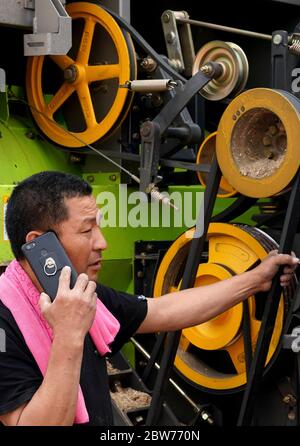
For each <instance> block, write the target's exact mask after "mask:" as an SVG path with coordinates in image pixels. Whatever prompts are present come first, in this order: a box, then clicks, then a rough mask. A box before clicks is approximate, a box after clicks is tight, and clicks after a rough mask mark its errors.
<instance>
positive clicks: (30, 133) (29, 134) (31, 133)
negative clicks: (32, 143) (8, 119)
mask: <svg viewBox="0 0 300 446" xmlns="http://www.w3.org/2000/svg"><path fill="white" fill-rule="evenodd" d="M26 136H27V138H29V139H34V138H35V133H34V132H31V131H29V132H27V133H26Z"/></svg>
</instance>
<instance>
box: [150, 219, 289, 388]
mask: <svg viewBox="0 0 300 446" xmlns="http://www.w3.org/2000/svg"><path fill="white" fill-rule="evenodd" d="M193 234H194V229H191V230H189V231H187V232H185V233H184V234H182V235H181V236H180V237H179V238H178V239H177V240H176V241H175V242H174V243H173V244H172V245H171V247H170V248H169V250H168V251H167V253H166V254H165V256H164V258H163V260H162V262H161V264H160V267H159V269H158V272H157V275H156V279H155V285H154V296H161V295H163V294H166V293H169V292H173V291H177V290H178V289H180V284H181V279H182V273H183V266H184V264H185V261H186V258H187V254H188V249H189V246H190V242H191V239H192V237H193ZM276 247H277V244H276V243H275V242H274V240H272V239H271V238H270V237H269V236H268V235H267V234H265V233H263V232H262V231H260V230H259V229H256V228H251V227H247V226H237V225H230V224H225V223H212V224H210V226H209V231H208V235H207V250H206V252H205V253H204V254H205V255H204V258H205V260H204V259H203V261H205V263H201V264H200V265H199V268H198V272H197V278H196V281H195V287H200V288H199V299H201V287H202V286H205V285H210V284H212V283H216V282H219V281H221V280H225V279H228V278H230V277H232V276H234V275H235V274H239V273H242V272H244V271H246V270H248V269H249V268H251V267H252V266H253V265H254V264H255V263H256V262H257V261H258V260H262V259H263V258H264V257H265V256H266V255H267V253H268V252H269V251H271V250H272V249H274V248H276ZM293 286H294V284H292V285H291V287H289V288H288V289H285V290H284V291H283V293H282V296H281V300H280V305H279V309H278V313H277V318H276V323H275V326H274V330H273V335H272V340H271V343H270V347H269V352H268V356H267V360H266V367H270V366H271V365H272V363H273V360H275V358H276V355H277V352H278V345H279V341H280V337H281V332H282V328H283V322H284V316H285V311H286V302H287V300H288V299H289V298H290V297H291V295H292V292H293ZM220 298H221V296H220ZM265 298H266V296H263V295H259V294H258V295H255V296H252V297H250V298H249V299H248V301H247V302H248V307H249V314H250V331H251V344H252V349H253V350H254V349H255V345H256V342H257V338H258V333H259V329H260V326H261V321H262V314H263V310H264V307H265ZM242 320H243V304H242V303H240V304H238V305H236V306H234V307H232V308H230V309H229V310H227V311H225V312H224V313H223V314H221V315H219V316H217V317H215V318H213V319H212V320H210V321H208V322H206V323H203V324H200V325H198V326H195V327H191V328H187V329H185V330H183V332H182V336H181V340H180V345H179V348H178V351H177V355H176V359H175V368H176V369H177V371H179V372H180V374H181V375H182V376H183V377H184V378H185V379H187V380H188V381H190V382H192V383H193V384H196V385H197V386H199V387H200V388H203V389H205V390H207V391H211V392H222V391H226V392H227V391H236V390H238V389H240V388H241V387H242V386H243V385H244V384H245V383H246V379H247V378H246V362H245V353H244V336H243V324H242Z"/></svg>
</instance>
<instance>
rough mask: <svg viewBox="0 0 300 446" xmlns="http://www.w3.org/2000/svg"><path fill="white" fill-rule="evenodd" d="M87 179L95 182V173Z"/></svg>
mask: <svg viewBox="0 0 300 446" xmlns="http://www.w3.org/2000/svg"><path fill="white" fill-rule="evenodd" d="M87 180H88V182H89V183H93V182H94V181H95V177H94V175H88V177H87Z"/></svg>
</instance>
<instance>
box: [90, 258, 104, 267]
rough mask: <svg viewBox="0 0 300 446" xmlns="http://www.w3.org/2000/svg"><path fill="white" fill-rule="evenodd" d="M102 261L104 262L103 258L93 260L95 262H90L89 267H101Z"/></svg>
mask: <svg viewBox="0 0 300 446" xmlns="http://www.w3.org/2000/svg"><path fill="white" fill-rule="evenodd" d="M101 262H102V259H98V260H96V261H95V262H93V263H90V264H89V267H93V266H94V267H97V266H98V267H100V266H101Z"/></svg>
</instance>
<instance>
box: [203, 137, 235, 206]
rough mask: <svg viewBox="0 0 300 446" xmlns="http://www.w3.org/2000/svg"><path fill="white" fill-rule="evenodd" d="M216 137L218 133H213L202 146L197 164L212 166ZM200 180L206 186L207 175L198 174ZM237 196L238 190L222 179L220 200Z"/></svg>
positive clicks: (219, 193)
mask: <svg viewBox="0 0 300 446" xmlns="http://www.w3.org/2000/svg"><path fill="white" fill-rule="evenodd" d="M216 135H217V132H213V133H211V134H210V135H208V136H207V138H205V140H204V141H203V143H202V144H201V146H200V148H199V150H198V154H197V161H196V162H197V164H206V165H211V163H212V160H213V156H214V155H215V154H216ZM197 175H198V178H199V181H200V183H201V184H202V186H206V183H207V175H208V174H207V173H203V172H197ZM234 195H236V190H235V189H234V188H233V187H232V186H231V185H230V184H229V183H228V181H227V180H225V178H224V177H222V178H221V181H220V187H219V191H218V194H217V196H218V198H229V197H233V196H234Z"/></svg>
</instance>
